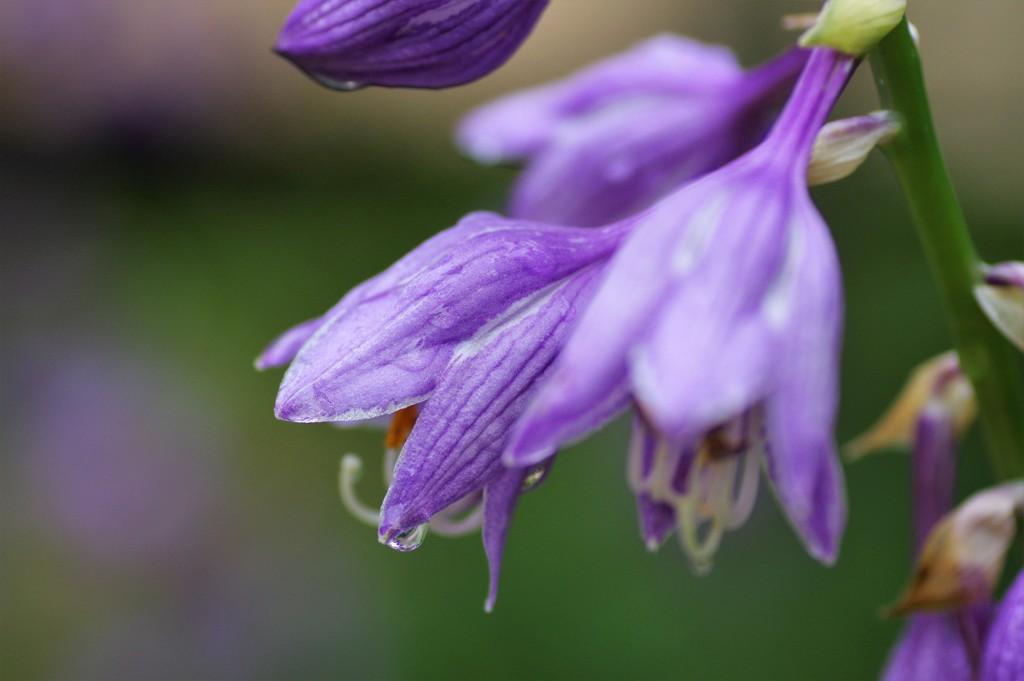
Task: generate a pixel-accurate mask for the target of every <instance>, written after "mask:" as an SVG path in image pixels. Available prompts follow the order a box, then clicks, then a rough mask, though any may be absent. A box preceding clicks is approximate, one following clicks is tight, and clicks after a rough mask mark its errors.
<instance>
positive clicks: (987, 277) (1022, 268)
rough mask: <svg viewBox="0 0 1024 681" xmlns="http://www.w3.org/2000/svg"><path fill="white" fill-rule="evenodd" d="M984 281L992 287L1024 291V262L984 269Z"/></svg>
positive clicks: (991, 266)
mask: <svg viewBox="0 0 1024 681" xmlns="http://www.w3.org/2000/svg"><path fill="white" fill-rule="evenodd" d="M982 279H983V281H984V282H985V283H986V284H988V285H990V286H1005V287H1008V288H1015V289H1020V290H1024V262H1019V261H1010V262H1003V263H999V264H998V265H986V266H984V267H983V268H982Z"/></svg>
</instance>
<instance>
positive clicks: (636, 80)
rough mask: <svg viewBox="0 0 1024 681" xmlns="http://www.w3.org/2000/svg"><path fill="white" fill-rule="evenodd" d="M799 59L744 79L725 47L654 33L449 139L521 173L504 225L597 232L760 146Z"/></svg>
mask: <svg viewBox="0 0 1024 681" xmlns="http://www.w3.org/2000/svg"><path fill="white" fill-rule="evenodd" d="M806 59H807V53H806V51H804V50H800V49H797V48H793V49H791V50H789V51H787V52H785V53H783V54H782V55H781V56H779V57H777V58H776V59H774V60H772V61H770V62H768V63H767V64H765V65H763V66H761V67H759V68H757V69H754V70H752V71H749V72H746V73H745V72H744V71H743V70H742V69H741V68H740V66H739V64H737V63H736V59H735V57H733V55H732V53H731V52H730V51H729V50H728V49H727V48H725V47H722V46H712V45H704V44H702V43H699V42H696V41H693V40H689V39H686V38H681V37H678V36H673V35H661V36H657V37H655V38H651V39H649V40H646V41H644V42H643V43H640V44H639V45H637V46H635V47H633V48H632V49H630V50H628V51H626V52H624V53H622V54H619V55H617V56H614V57H611V58H609V59H605V60H604V61H601V62H598V63H596V64H594V65H592V66H588V67H587V68H585V69H583V70H582V71H580V72H579V73H577V74H575V75H572V76H570V77H568V78H566V79H564V80H562V81H559V82H556V83H553V84H551V85H546V86H543V87H538V88H533V89H530V90H526V91H523V92H519V93H515V94H512V95H508V96H506V97H503V98H501V99H498V100H496V101H494V102H491V103H490V104H486V105H484V106H483V107H481V108H479V109H477V110H476V111H474V112H472V113H470V114H469V115H468V116H466V117H465V118H464V119H463V121H462V123H461V125H460V126H459V130H458V141H459V145H460V146H461V147H462V149H463V150H464V151H465V152H466V153H467V154H468V155H469V156H471V157H473V158H474V159H476V160H477V161H479V162H481V163H504V162H519V161H522V162H525V163H526V170H525V171H524V172H523V173H522V175H521V176H520V178H519V180H518V182H517V183H516V186H515V188H514V189H513V191H512V197H511V200H510V203H509V213H510V214H511V215H512V216H513V217H518V218H524V219H528V220H543V221H545V222H552V223H557V224H564V225H575V226H581V227H585V226H596V225H602V224H607V223H609V222H613V221H615V220H619V219H621V218H624V217H626V216H628V215H632V214H633V213H636V212H638V211H640V210H643V209H644V208H647V207H648V206H650V205H651V204H652V203H654V201H655V200H657V199H659V198H661V197H662V196H664V195H665V194H667V193H669V192H670V191H672V190H674V189H676V188H677V187H679V186H680V185H681V184H683V183H684V182H686V181H688V180H692V179H695V178H697V177H700V176H701V175H704V174H705V173H707V172H710V171H712V170H714V169H716V168H718V167H719V166H721V165H723V164H725V163H727V162H729V161H731V160H733V159H734V158H736V157H737V156H739V155H740V154H741V153H743V152H745V151H747V150H749V149H750V148H751V147H753V146H754V145H755V144H756V143H758V142H760V141H761V140H762V139H763V137H764V134H765V133H766V132H767V130H768V128H769V126H770V125H771V122H772V120H773V119H774V117H775V114H776V111H777V105H779V104H780V103H781V102H782V101H783V100H784V99H785V97H786V95H788V94H789V92H790V90H791V89H792V86H793V83H794V82H795V81H796V77H797V75H798V74H799V72H800V68H801V66H802V65H803V64H804V62H805V61H806Z"/></svg>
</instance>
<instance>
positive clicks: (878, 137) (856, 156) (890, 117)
mask: <svg viewBox="0 0 1024 681" xmlns="http://www.w3.org/2000/svg"><path fill="white" fill-rule="evenodd" d="M899 131H900V121H899V117H898V116H897V115H896V113H895V112H892V111H875V112H874V113H870V114H867V115H865V116H857V117H855V118H844V119H842V120H838V121H832V122H831V123H828V124H826V125H825V126H824V127H822V129H821V132H819V133H818V137H817V138H816V139H815V140H814V150H813V151H812V152H811V154H812V155H811V164H810V166H808V168H807V184H808V185H809V186H812V187H813V186H814V185H818V184H827V183H829V182H835V181H836V180H841V179H843V178H844V177H848V176H850V175H852V174H853V172H854V171H855V170H857V168H860V166H861V165H862V164H863V163H864V161H865V160H867V157H868V154H870V153H871V150H872V149H874V148H875V147H876V146H877V145H879V144H884V143H885V142H888V141H889V140H891V139H892V138H893V137H895V136H896V134H897V133H899Z"/></svg>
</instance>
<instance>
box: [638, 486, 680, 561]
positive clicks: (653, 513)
mask: <svg viewBox="0 0 1024 681" xmlns="http://www.w3.org/2000/svg"><path fill="white" fill-rule="evenodd" d="M636 510H637V515H638V517H639V518H640V533H641V535H642V536H643V538H644V545H645V546H647V549H648V550H650V551H654V550H657V548H658V547H659V546H661V545H662V544H663V543H665V540H666V539H668V538H669V536H670V535H671V534H672V532H673V531H674V530H675V529H676V512H675V509H674V508H672V507H671V506H670V505H669V504H666V503H663V502H660V501H654V500H653V499H651V497H650V496H648V495H647V494H638V495H636Z"/></svg>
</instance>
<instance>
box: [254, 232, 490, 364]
mask: <svg viewBox="0 0 1024 681" xmlns="http://www.w3.org/2000/svg"><path fill="white" fill-rule="evenodd" d="M478 228H480V227H479V226H478V225H477V223H475V222H474V221H471V220H464V221H463V222H461V223H459V224H458V225H456V226H455V227H454V228H452V229H448V230H445V231H443V232H441V233H440V234H438V235H436V236H434V237H433V238H431V239H428V240H427V241H425V242H423V243H422V244H420V245H419V246H418V247H417V248H416V249H414V250H413V251H412V252H411V253H409V254H408V255H406V256H405V257H403V258H402V259H401V260H399V261H398V262H396V263H395V264H394V265H392V266H391V267H389V268H388V269H386V270H385V271H384V272H382V273H380V274H378V275H377V276H376V277H373V278H371V279H368V280H367V281H365V282H363V283H362V284H360V285H359V286H357V287H355V288H354V289H352V290H351V291H350V292H349V293H347V294H346V295H345V296H344V297H343V298H342V299H341V300H340V301H339V302H338V303H337V304H335V306H334V307H332V308H331V309H330V310H328V311H327V313H326V314H324V315H322V316H320V317H316V318H315V319H310V320H308V321H305V322H303V323H301V324H298V325H296V326H294V327H292V328H290V329H288V330H287V331H285V332H284V333H283V334H282V335H281V336H279V337H278V338H277V339H276V340H274V341H273V342H272V343H271V344H270V345H268V346H267V348H266V349H265V350H264V351H263V352H262V353H261V354H260V356H259V357H258V358H257V359H256V368H257V369H259V370H263V369H269V368H272V367H278V366H283V365H285V364H288V363H289V362H291V361H292V360H293V359H294V358H295V355H296V354H297V353H298V351H299V350H300V349H301V348H302V346H303V345H304V344H305V343H306V341H308V340H309V339H310V338H311V337H312V336H313V335H314V334H315V333H316V332H317V331H318V330H319V329H320V327H321V326H323V324H324V322H325V321H326V320H333V321H334V324H335V325H336V326H335V328H336V331H335V332H336V333H345V334H352V333H354V328H353V325H354V321H355V319H357V318H358V319H359V320H360V321H361V323H363V324H365V323H366V322H367V317H368V316H367V315H366V310H360V312H359V313H358V314H356V315H350V310H352V309H353V308H356V307H358V306H360V305H362V304H364V303H366V302H369V301H373V300H374V299H375V298H382V297H387V296H389V295H394V294H397V292H398V291H399V290H400V289H401V287H403V286H405V284H407V283H408V282H409V280H410V279H411V278H412V277H413V276H415V275H416V274H418V273H419V272H420V271H421V270H423V269H424V268H426V267H427V266H428V265H430V264H431V263H432V262H434V260H435V259H437V257H438V256H440V255H441V254H442V253H444V252H445V251H447V250H448V249H450V248H452V247H453V246H454V245H456V244H458V243H459V242H460V241H462V240H463V239H466V238H468V237H469V236H470V235H471V234H472V233H473V230H474V229H478ZM384 309H386V308H385V306H379V307H377V310H378V311H383V310H384ZM346 315H350V316H347V317H346ZM342 318H344V319H345V321H344V331H342V329H341V328H339V323H338V320H340V319H342ZM371 318H372V316H371Z"/></svg>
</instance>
